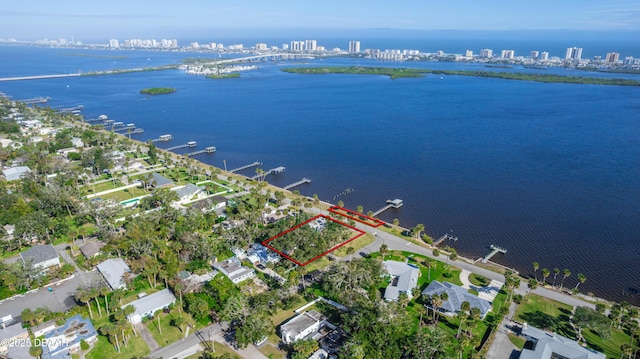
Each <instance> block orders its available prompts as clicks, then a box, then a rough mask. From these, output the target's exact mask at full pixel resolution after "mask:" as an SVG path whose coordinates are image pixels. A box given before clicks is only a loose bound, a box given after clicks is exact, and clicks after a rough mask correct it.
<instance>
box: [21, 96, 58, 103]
mask: <svg viewBox="0 0 640 359" xmlns="http://www.w3.org/2000/svg"><path fill="white" fill-rule="evenodd" d="M49 100H51V97H34V98H28V99H26V100H18V101H19V102H22V103H24V104H25V105H35V104H38V103H47V102H49Z"/></svg>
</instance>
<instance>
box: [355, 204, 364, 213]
mask: <svg viewBox="0 0 640 359" xmlns="http://www.w3.org/2000/svg"><path fill="white" fill-rule="evenodd" d="M356 212H358V213H362V212H364V207H362V206H358V207H356Z"/></svg>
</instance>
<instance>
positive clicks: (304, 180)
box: [282, 177, 311, 190]
mask: <svg viewBox="0 0 640 359" xmlns="http://www.w3.org/2000/svg"><path fill="white" fill-rule="evenodd" d="M305 183H311V180H310V179H308V178H306V177H305V178H303V179H301V180H300V181H298V182H294V183H292V184H290V185H287V186H284V187H282V189H287V190H288V189H290V188H293V187H296V186H299V185H301V184H305Z"/></svg>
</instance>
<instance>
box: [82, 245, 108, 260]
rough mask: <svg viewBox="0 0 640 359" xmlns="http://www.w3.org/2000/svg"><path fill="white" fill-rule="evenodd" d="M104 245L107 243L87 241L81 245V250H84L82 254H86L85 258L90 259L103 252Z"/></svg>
mask: <svg viewBox="0 0 640 359" xmlns="http://www.w3.org/2000/svg"><path fill="white" fill-rule="evenodd" d="M104 246H105V244H104V243H103V242H100V241H90V242H88V243H85V244H83V245H82V246H80V252H82V255H84V256H85V258H87V259H89V258H91V257H95V256H97V255H98V254H100V253H101V249H102V247H104Z"/></svg>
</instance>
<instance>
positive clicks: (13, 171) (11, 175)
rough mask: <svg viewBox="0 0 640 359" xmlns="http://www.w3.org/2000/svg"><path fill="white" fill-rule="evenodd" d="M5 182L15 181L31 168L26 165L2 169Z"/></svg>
mask: <svg viewBox="0 0 640 359" xmlns="http://www.w3.org/2000/svg"><path fill="white" fill-rule="evenodd" d="M2 172H4V177H5V178H6V179H7V182H11V181H17V180H19V179H21V178H22V176H24V174H25V173H29V172H31V169H30V168H29V167H27V166H18V167H9V168H5V169H3V170H2Z"/></svg>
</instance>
